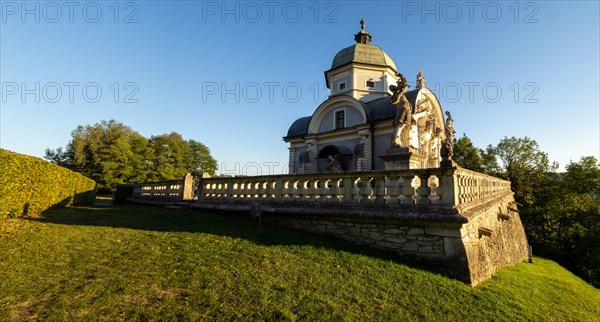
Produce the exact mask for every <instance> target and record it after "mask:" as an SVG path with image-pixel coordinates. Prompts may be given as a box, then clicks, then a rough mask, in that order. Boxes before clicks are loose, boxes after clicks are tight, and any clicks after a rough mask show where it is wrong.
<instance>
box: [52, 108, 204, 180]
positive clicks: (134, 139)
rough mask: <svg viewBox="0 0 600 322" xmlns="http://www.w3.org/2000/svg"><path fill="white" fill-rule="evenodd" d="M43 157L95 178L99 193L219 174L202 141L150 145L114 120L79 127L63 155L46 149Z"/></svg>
mask: <svg viewBox="0 0 600 322" xmlns="http://www.w3.org/2000/svg"><path fill="white" fill-rule="evenodd" d="M45 158H46V159H47V160H49V161H51V162H54V163H57V164H60V165H62V166H65V167H67V168H70V169H72V170H75V171H77V172H80V173H82V174H84V175H85V176H87V177H90V178H92V179H94V180H95V181H96V182H98V183H99V185H100V187H101V188H112V187H115V186H116V185H118V184H122V183H139V182H146V181H161V180H169V179H179V178H182V177H183V176H184V175H185V174H186V173H187V172H191V173H193V174H195V175H198V174H201V173H202V172H203V171H206V172H209V173H211V174H214V171H215V170H216V161H215V160H214V159H213V158H212V156H211V155H210V152H209V150H208V148H207V147H206V146H204V145H203V144H201V143H200V142H197V141H193V140H190V141H185V140H184V139H183V138H182V137H181V135H180V134H178V133H176V132H173V133H170V134H163V135H158V136H153V137H151V139H150V140H148V139H146V138H145V137H143V136H142V135H141V134H139V133H138V132H135V131H133V130H132V129H131V128H130V127H128V126H126V125H124V124H122V123H119V122H117V121H115V120H110V121H102V122H100V123H97V124H94V125H86V126H78V127H77V128H76V129H75V130H73V132H72V133H71V141H70V142H69V143H68V144H67V146H66V148H65V149H64V150H63V149H62V148H58V149H56V150H50V149H47V150H46V155H45Z"/></svg>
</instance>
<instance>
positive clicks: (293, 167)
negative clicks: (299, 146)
mask: <svg viewBox="0 0 600 322" xmlns="http://www.w3.org/2000/svg"><path fill="white" fill-rule="evenodd" d="M288 149H289V150H290V157H289V160H288V167H289V173H290V174H296V171H297V170H296V169H297V168H298V166H297V165H296V148H295V147H289V148H288Z"/></svg>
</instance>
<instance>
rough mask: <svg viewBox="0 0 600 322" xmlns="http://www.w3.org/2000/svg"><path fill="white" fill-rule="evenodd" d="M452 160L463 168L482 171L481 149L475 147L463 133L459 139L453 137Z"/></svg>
mask: <svg viewBox="0 0 600 322" xmlns="http://www.w3.org/2000/svg"><path fill="white" fill-rule="evenodd" d="M453 160H454V161H455V162H456V163H458V165H460V166H461V167H463V168H466V169H469V170H473V171H479V172H483V171H484V166H483V159H482V158H481V149H479V148H476V147H475V146H474V145H473V142H471V139H469V137H468V136H467V135H466V134H464V133H463V136H462V137H461V138H460V139H458V140H457V139H456V138H455V139H454V157H453Z"/></svg>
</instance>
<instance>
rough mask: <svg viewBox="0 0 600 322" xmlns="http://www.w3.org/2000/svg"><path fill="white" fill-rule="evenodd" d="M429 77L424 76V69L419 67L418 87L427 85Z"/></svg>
mask: <svg viewBox="0 0 600 322" xmlns="http://www.w3.org/2000/svg"><path fill="white" fill-rule="evenodd" d="M426 80H427V79H426V78H425V77H423V70H422V69H419V73H418V74H417V88H423V87H425V81H426Z"/></svg>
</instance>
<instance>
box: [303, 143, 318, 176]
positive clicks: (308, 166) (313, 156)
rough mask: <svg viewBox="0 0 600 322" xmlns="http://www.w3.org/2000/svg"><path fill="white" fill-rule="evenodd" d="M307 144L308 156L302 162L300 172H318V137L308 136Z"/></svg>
mask: <svg viewBox="0 0 600 322" xmlns="http://www.w3.org/2000/svg"><path fill="white" fill-rule="evenodd" d="M304 142H305V143H306V146H307V150H306V153H307V158H306V160H304V161H305V162H302V164H301V168H300V173H316V172H317V153H318V146H317V139H316V138H315V137H306V139H305V140H304Z"/></svg>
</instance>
